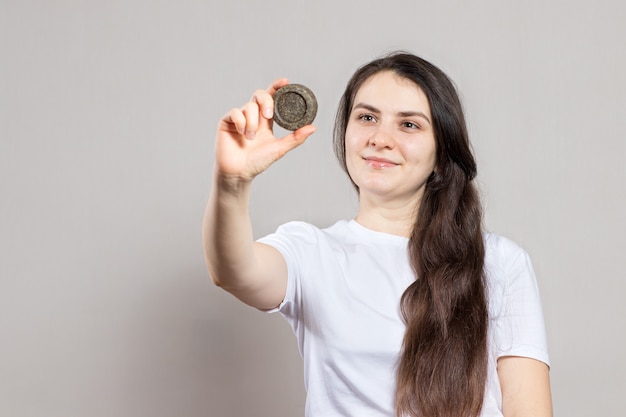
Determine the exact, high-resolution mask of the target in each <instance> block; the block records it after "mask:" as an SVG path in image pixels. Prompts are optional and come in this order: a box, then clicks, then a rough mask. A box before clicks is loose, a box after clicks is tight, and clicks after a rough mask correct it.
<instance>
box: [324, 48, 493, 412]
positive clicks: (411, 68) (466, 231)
mask: <svg viewBox="0 0 626 417" xmlns="http://www.w3.org/2000/svg"><path fill="white" fill-rule="evenodd" d="M381 71H392V72H394V73H395V74H397V75H398V76H400V77H402V78H405V79H408V80H411V81H412V82H413V83H415V84H416V85H417V86H419V87H420V88H421V89H422V90H423V92H424V93H425V94H426V96H427V97H428V101H429V104H430V109H431V114H432V119H433V129H434V134H435V141H436V148H437V150H436V152H437V153H436V158H437V162H436V168H435V171H434V172H433V173H432V174H431V175H430V177H429V178H428V180H427V183H426V187H425V190H424V195H423V197H422V199H421V202H420V205H419V209H418V210H416V213H417V214H416V219H415V223H414V225H413V229H412V233H411V236H410V239H409V244H408V250H409V254H410V259H411V265H412V267H413V270H414V272H415V275H416V280H415V281H414V282H413V283H412V284H411V285H410V286H409V287H408V288H407V289H406V290H405V292H404V294H403V295H402V298H401V300H400V309H401V312H402V316H403V319H404V321H405V323H406V331H405V335H404V340H403V344H402V351H401V353H400V357H399V362H398V365H397V373H396V375H397V376H396V382H397V383H396V414H397V415H398V416H403V417H404V416H415V417H417V416H420V417H459V416H462V417H475V416H478V415H479V414H480V411H481V409H482V403H483V397H484V392H485V384H486V379H487V326H488V310H487V293H486V284H485V276H484V257H485V248H484V242H483V238H482V225H481V224H482V209H481V204H480V199H479V195H478V192H477V190H476V187H475V185H474V183H473V179H474V178H475V176H476V162H475V160H474V156H473V154H472V149H471V145H470V142H469V137H468V133H467V127H466V124H465V117H464V115H463V108H462V105H461V102H460V100H459V96H458V93H457V91H456V88H455V86H454V84H453V83H452V81H451V80H450V79H449V78H448V77H447V76H446V75H445V74H444V73H443V72H442V71H441V70H440V69H439V68H437V67H436V66H434V65H433V64H431V63H429V62H427V61H425V60H424V59H422V58H419V57H417V56H415V55H412V54H409V53H406V52H394V53H392V54H390V55H387V56H384V57H382V58H379V59H376V60H374V61H372V62H370V63H368V64H366V65H364V66H362V67H360V68H359V69H358V70H357V71H356V72H355V74H354V75H353V76H352V78H351V79H350V81H349V83H348V85H347V87H346V90H345V92H344V94H343V96H342V98H341V101H340V103H339V109H338V111H337V117H336V120H335V129H334V146H335V153H336V155H337V158H338V159H339V161H340V163H341V165H342V167H343V169H344V170H345V171H346V172H347V173H348V175H349V172H348V169H347V165H346V155H345V133H346V127H347V124H348V120H349V118H350V114H351V112H352V106H353V105H354V98H355V95H356V93H357V91H358V90H359V88H360V87H361V85H362V84H363V83H364V82H365V81H366V80H368V79H369V78H370V77H372V76H373V75H375V74H377V73H379V72H381ZM353 184H354V182H353ZM354 185H355V187H357V186H356V184H354ZM357 190H358V187H357Z"/></svg>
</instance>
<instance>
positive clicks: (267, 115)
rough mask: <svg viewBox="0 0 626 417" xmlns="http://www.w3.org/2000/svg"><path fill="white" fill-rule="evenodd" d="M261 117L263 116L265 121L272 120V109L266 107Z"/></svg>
mask: <svg viewBox="0 0 626 417" xmlns="http://www.w3.org/2000/svg"><path fill="white" fill-rule="evenodd" d="M263 116H265V118H266V119H271V118H272V109H271V108H269V107H266V108H265V110H263Z"/></svg>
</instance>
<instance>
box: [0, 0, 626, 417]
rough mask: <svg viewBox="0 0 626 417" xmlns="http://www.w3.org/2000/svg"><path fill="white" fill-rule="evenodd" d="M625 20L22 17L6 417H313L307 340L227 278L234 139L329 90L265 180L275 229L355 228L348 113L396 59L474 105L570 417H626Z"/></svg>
mask: <svg viewBox="0 0 626 417" xmlns="http://www.w3.org/2000/svg"><path fill="white" fill-rule="evenodd" d="M625 4H626V3H624V2H622V1H619V0H615V1H607V0H600V1H595V2H589V1H582V0H576V1H538V0H531V1H524V2H506V1H500V0H485V1H467V0H465V1H428V2H424V1H416V0H411V1H408V0H407V1H401V0H396V1H386V2H381V1H354V2H349V1H343V2H342V1H337V0H333V1H330V0H318V1H304V0H298V1H280V0H265V1H256V2H253V1H249V2H236V1H225V0H224V1H220V2H209V1H192V0H179V1H147V0H144V1H139V0H130V1H129V0H124V1H122V0H115V1H113V0H109V1H69V0H68V1H61V0H57V1H33V0H2V1H0V196H1V199H2V200H1V201H2V203H1V205H0V257H1V259H0V416H3V417H4V416H7V417H31V416H46V417H53V416H63V417H68V416H69V417H79V416H80V417H83V416H89V417H100V416H103V417H104V416H107V417H108V416H121V417H126V416H128V417H131V416H132V417H138V416H139V417H142V416H145V417H148V416H150V417H160V416H183V415H184V416H187V417H192V416H198V417H199V416H245V415H254V416H277V417H282V416H284V417H288V416H302V415H303V403H304V393H303V383H302V370H301V363H300V359H299V356H298V352H297V348H296V343H295V339H294V337H293V336H292V334H291V331H290V329H289V328H288V326H287V324H286V323H285V322H283V320H282V318H281V317H280V316H278V315H265V314H262V313H259V312H257V311H255V310H253V309H251V308H249V307H246V306H244V305H242V304H240V303H238V302H237V301H236V300H235V299H234V298H232V297H231V296H229V295H228V294H226V293H222V292H221V291H220V290H218V289H216V288H214V287H213V286H212V285H211V284H210V281H209V277H208V275H207V273H206V271H205V267H204V261H203V255H202V249H201V238H200V223H201V218H202V214H203V209H204V204H205V201H206V197H207V195H208V191H209V186H210V173H211V164H212V146H213V137H214V131H215V126H216V123H217V120H218V119H219V117H220V116H221V115H222V114H224V113H225V112H226V111H228V110H229V109H230V108H231V107H233V106H239V105H241V104H243V103H244V102H245V101H246V100H247V99H248V97H249V96H250V94H251V93H252V91H253V90H254V89H256V88H259V87H265V86H267V85H268V84H269V83H270V82H271V81H272V80H273V79H275V78H277V77H279V76H287V77H289V78H290V79H291V80H292V81H294V82H301V83H304V84H307V85H308V86H309V87H311V88H312V89H313V91H315V93H316V94H317V97H318V100H319V103H320V111H319V113H318V117H317V120H316V124H317V126H318V132H317V133H316V134H315V135H314V136H313V137H312V138H311V139H310V140H309V141H308V142H307V143H306V144H305V145H303V146H302V147H301V148H299V149H297V150H296V151H294V152H293V153H292V154H290V155H288V157H287V158H285V159H283V160H281V161H280V162H279V163H277V164H276V165H275V166H273V167H272V168H271V169H270V170H269V171H268V172H266V173H265V174H263V175H262V176H261V177H259V178H258V180H257V182H256V185H255V188H254V195H253V201H252V217H253V221H254V225H255V233H256V234H257V236H261V235H263V234H265V233H268V232H271V231H273V230H274V229H275V228H276V227H277V226H278V225H279V224H280V223H282V222H285V221H288V220H293V219H301V220H307V221H311V222H313V223H315V224H317V225H319V226H325V225H328V224H330V223H332V222H334V221H335V220H336V219H338V218H346V217H348V218H349V217H351V216H353V215H354V212H355V208H356V197H355V195H354V194H353V192H352V190H351V188H350V186H349V183H348V181H347V179H346V178H345V176H344V175H343V174H342V173H341V172H340V170H339V169H338V167H337V164H336V163H335V161H334V156H333V155H332V153H331V145H330V136H331V135H330V134H331V129H332V119H333V116H334V111H335V108H336V105H337V101H338V98H339V95H340V94H341V92H342V90H343V87H344V85H345V83H346V81H347V79H348V77H349V76H350V74H351V73H352V72H353V71H354V69H355V68H356V67H357V66H358V65H360V64H362V63H364V62H366V61H368V60H370V59H372V58H374V57H376V56H378V55H380V54H381V53H384V52H387V51H390V50H393V49H397V48H403V49H408V50H410V51H412V52H415V53H417V54H419V55H421V56H423V57H425V58H427V59H429V60H431V61H432V62H434V63H436V64H437V65H439V66H440V67H442V68H443V69H444V70H445V71H446V72H447V73H448V74H449V75H450V76H451V77H452V78H453V79H454V80H455V81H456V82H457V84H458V86H459V88H460V90H461V92H462V94H463V100H464V103H465V106H466V109H467V116H468V120H469V127H470V131H471V135H472V138H473V141H474V146H475V150H476V152H477V155H478V160H479V164H480V165H479V168H480V176H479V182H480V186H481V189H482V192H483V194H484V199H485V206H486V224H487V226H488V228H489V229H490V230H492V231H494V232H497V233H500V234H504V235H506V236H508V237H510V238H512V239H514V240H516V241H517V242H518V243H519V244H521V245H522V246H523V247H525V248H526V249H527V250H528V251H529V252H530V254H531V256H532V258H533V260H534V263H535V267H536V270H537V274H538V279H539V285H540V287H541V291H542V298H543V305H544V310H545V318H546V322H547V326H548V337H549V343H550V351H551V356H552V372H551V375H552V387H553V395H554V404H555V411H556V414H557V415H562V416H570V417H577V416H580V417H583V416H584V417H588V416H617V415H621V414H622V412H623V401H622V397H623V395H624V392H625V391H626V383H625V382H624V381H626V379H625V378H624V374H625V373H626V364H625V361H624V354H623V349H624V345H625V344H626V343H625V342H626V340H625V337H624V333H625V332H624V331H625V330H626V329H625V325H624V323H625V320H624V309H623V306H622V304H621V298H622V296H621V294H622V293H623V291H624V289H625V285H626V284H625V283H624V270H623V265H624V254H623V252H624V249H625V248H626V237H625V236H626V224H625V220H624V213H625V212H626V168H625V167H626V164H625V163H624V159H625V157H626V145H625V137H626V120H625V117H624V113H625V109H626V81H625V77H624V74H626V48H625V47H624V45H625V44H626V42H625V40H626V25H625V24H624V22H625V21H626V6H625Z"/></svg>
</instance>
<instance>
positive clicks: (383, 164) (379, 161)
mask: <svg viewBox="0 0 626 417" xmlns="http://www.w3.org/2000/svg"><path fill="white" fill-rule="evenodd" d="M363 160H364V161H365V163H366V164H367V166H369V167H371V168H374V169H383V168H392V167H395V166H398V165H399V164H397V163H395V162H393V161H390V160H389V159H385V158H375V157H365V158H363Z"/></svg>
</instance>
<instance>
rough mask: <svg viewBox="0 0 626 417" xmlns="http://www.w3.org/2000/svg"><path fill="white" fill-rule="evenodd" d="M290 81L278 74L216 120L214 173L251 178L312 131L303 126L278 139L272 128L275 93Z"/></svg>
mask: <svg viewBox="0 0 626 417" xmlns="http://www.w3.org/2000/svg"><path fill="white" fill-rule="evenodd" d="M288 83H289V81H288V80H287V79H285V78H280V79H278V80H276V81H274V83H272V85H271V86H270V87H269V88H268V89H267V90H257V91H256V92H255V93H254V95H253V96H252V98H251V99H250V101H249V102H247V103H246V104H245V105H244V106H243V107H241V108H234V109H232V110H231V111H230V112H228V113H227V114H226V115H225V116H224V117H223V118H222V119H221V120H220V122H219V126H218V128H217V138H216V145H215V169H216V171H215V173H216V175H219V176H221V177H222V179H226V180H235V181H241V180H243V181H251V180H252V179H253V178H254V177H255V176H257V175H258V174H260V173H261V172H263V171H265V170H266V169H267V168H268V167H269V166H270V165H271V164H273V163H274V162H276V161H277V160H278V159H280V158H282V157H283V156H284V155H285V154H286V153H287V152H289V151H290V150H292V149H294V148H295V147H297V146H299V145H301V144H302V143H304V141H305V140H306V139H307V138H308V137H309V136H310V135H311V134H312V133H313V132H315V127H314V126H313V125H307V126H304V127H302V128H300V129H298V130H296V131H294V132H292V133H290V134H288V135H286V136H285V137H283V138H281V139H277V138H276V137H275V136H274V132H273V120H272V117H273V116H274V99H273V96H274V93H275V92H276V90H278V89H279V88H280V87H282V86H284V85H287V84H288Z"/></svg>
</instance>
